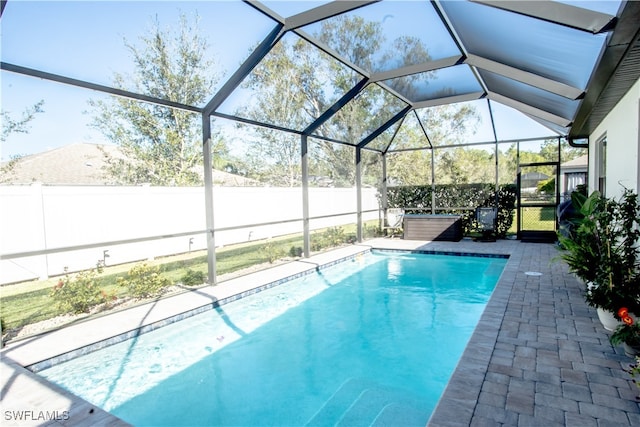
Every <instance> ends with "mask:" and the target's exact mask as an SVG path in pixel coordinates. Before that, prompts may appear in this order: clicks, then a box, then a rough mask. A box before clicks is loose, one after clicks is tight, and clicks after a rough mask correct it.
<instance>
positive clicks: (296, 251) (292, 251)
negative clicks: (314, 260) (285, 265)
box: [289, 246, 303, 258]
mask: <svg viewBox="0 0 640 427" xmlns="http://www.w3.org/2000/svg"><path fill="white" fill-rule="evenodd" d="M302 252H303V249H302V247H301V246H291V248H289V256H290V257H291V258H300V257H301V256H302Z"/></svg>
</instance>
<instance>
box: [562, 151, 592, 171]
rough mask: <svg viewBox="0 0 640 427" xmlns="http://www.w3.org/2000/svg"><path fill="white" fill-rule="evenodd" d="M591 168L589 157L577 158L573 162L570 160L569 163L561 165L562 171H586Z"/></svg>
mask: <svg viewBox="0 0 640 427" xmlns="http://www.w3.org/2000/svg"><path fill="white" fill-rule="evenodd" d="M588 166H589V156H588V155H586V154H585V155H584V156H580V157H576V158H575V159H573V160H569V161H568V162H564V163H563V164H561V165H560V168H561V169H584V170H587V167H588Z"/></svg>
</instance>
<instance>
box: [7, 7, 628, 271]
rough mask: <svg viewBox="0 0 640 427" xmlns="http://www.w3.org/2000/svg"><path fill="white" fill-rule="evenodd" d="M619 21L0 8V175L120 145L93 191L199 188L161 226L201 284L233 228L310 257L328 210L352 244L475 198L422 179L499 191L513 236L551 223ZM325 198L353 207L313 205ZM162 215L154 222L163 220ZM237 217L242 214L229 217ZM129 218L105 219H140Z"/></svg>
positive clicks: (567, 13)
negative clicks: (70, 150) (179, 244)
mask: <svg viewBox="0 0 640 427" xmlns="http://www.w3.org/2000/svg"><path fill="white" fill-rule="evenodd" d="M637 13H638V7H637V6H636V5H635V4H634V2H621V1H602V2H599V1H566V2H564V1H563V2H552V1H536V2H502V1H500V2H495V1H373V2H369V1H335V2H322V1H318V2H316V1H304V2H303V1H292V2H287V1H273V2H271V1H264V2H257V1H246V2H243V1H226V2H218V1H198V2H154V1H149V2H118V1H113V2H20V1H3V2H2V17H1V20H2V63H1V68H2V109H3V118H6V119H7V120H8V121H7V122H6V123H14V124H15V123H19V119H17V118H16V117H18V116H17V115H19V114H20V112H22V111H25V112H27V111H31V112H32V113H33V114H32V115H33V117H34V119H33V121H31V122H30V128H29V129H28V130H26V129H20V128H15V127H14V128H13V129H12V130H11V129H7V130H5V127H3V140H2V144H3V148H2V149H3V151H2V160H3V162H4V163H3V165H4V166H3V174H4V178H3V180H2V182H3V184H25V183H28V182H24V181H19V180H16V179H14V178H12V173H15V170H12V167H13V166H12V165H13V163H14V162H13V161H14V160H19V158H20V156H24V157H25V158H26V157H29V156H31V155H33V154H36V153H40V152H44V151H46V150H47V149H48V148H52V147H53V148H55V147H60V146H65V145H66V146H70V145H72V144H73V143H77V142H78V141H83V142H90V143H93V144H98V145H100V146H104V147H107V148H102V151H103V152H105V151H108V150H110V149H111V148H109V147H118V149H119V151H118V152H117V153H106V154H104V153H103V154H104V156H105V158H107V166H106V169H105V170H108V174H107V177H106V178H104V182H101V184H102V185H104V184H108V185H112V186H131V185H138V186H139V185H141V184H150V185H151V186H167V187H171V186H184V187H200V186H201V187H202V188H204V191H203V192H202V194H201V195H202V199H203V202H202V203H203V204H204V206H205V211H204V216H203V217H202V218H200V219H199V220H198V219H196V220H194V221H192V222H190V223H189V224H190V225H189V227H187V229H184V228H181V227H177V228H176V229H175V230H171V231H170V232H169V234H170V235H171V237H172V238H177V239H178V238H182V239H183V240H184V239H190V240H189V249H191V244H192V243H193V242H194V239H195V243H196V244H198V245H200V246H201V247H203V248H206V249H207V251H208V279H209V282H211V283H214V282H215V281H216V247H218V246H220V242H221V241H224V242H226V241H227V240H228V241H231V240H232V238H231V237H227V236H230V235H231V234H230V233H231V232H234V231H236V230H240V229H241V230H242V233H243V235H248V239H250V238H251V235H250V233H252V232H254V231H253V230H254V229H255V230H259V229H260V227H264V226H267V225H270V224H273V223H278V222H282V223H288V224H290V226H291V230H289V231H287V233H289V232H293V231H296V230H297V232H300V233H301V234H302V241H301V244H300V251H301V253H302V254H303V255H304V256H309V254H310V252H311V251H312V249H313V247H314V233H313V230H316V229H320V228H322V227H326V226H327V222H326V219H327V218H329V217H342V218H344V220H345V221H344V223H345V224H352V225H353V226H354V227H355V230H356V235H355V239H356V240H357V241H362V239H363V237H364V234H365V230H364V228H365V226H364V225H363V224H365V223H366V222H367V221H378V223H379V224H380V225H384V222H385V220H386V219H385V215H386V211H387V209H388V208H389V207H395V208H403V209H405V210H407V211H411V210H412V209H416V210H417V209H421V211H426V212H431V213H452V212H461V211H463V210H465V209H466V210H473V209H474V208H476V207H477V206H474V205H470V204H468V205H460V204H459V203H458V204H457V205H452V204H450V203H446V202H444V201H442V200H438V199H437V197H436V196H435V194H437V191H436V189H437V188H439V187H438V186H464V185H485V186H489V187H492V188H493V189H494V190H495V191H496V192H497V191H498V189H499V188H501V187H502V186H505V185H512V186H513V187H514V188H515V190H514V191H516V192H517V208H516V213H515V219H514V225H513V229H512V230H511V232H512V233H513V234H514V235H516V236H519V237H520V233H521V232H523V231H532V230H533V231H536V230H542V231H551V232H553V231H555V227H556V225H555V224H556V221H555V208H556V206H557V204H558V203H559V202H560V200H561V199H562V198H563V197H566V196H567V194H568V191H567V190H566V188H564V187H563V188H561V185H560V182H561V181H562V179H563V178H562V177H561V169H562V168H561V166H562V164H564V163H566V162H570V161H573V160H575V159H577V158H579V157H581V156H583V155H584V154H586V150H587V144H586V141H585V140H584V138H586V137H587V136H588V135H589V132H590V130H592V128H593V126H594V125H595V122H594V121H592V120H591V119H590V118H591V117H592V116H591V112H592V111H593V109H594V108H595V107H594V106H597V105H598V104H597V102H596V100H597V97H599V96H600V94H601V93H602V91H603V90H604V87H605V86H606V84H605V83H606V82H607V81H608V80H609V79H610V78H611V76H612V70H613V68H615V65H616V64H617V63H618V62H619V61H620V60H621V58H622V57H623V53H621V52H617V51H616V48H615V46H620V45H623V44H624V43H627V44H628V43H631V41H632V40H633V38H634V37H635V35H636V33H637V22H635V21H634V19H635V18H634V16H637ZM89 35H90V36H89ZM41 100H44V104H43V106H42V107H38V108H39V109H41V110H44V112H42V113H41V112H39V111H37V108H36V109H35V110H34V109H33V106H35V105H38V103H39V102H40V101H41ZM30 108H31V110H30ZM5 112H7V115H6V116H5ZM9 113H12V114H14V115H13V116H11V115H9ZM85 163H89V162H85ZM85 166H86V165H85ZM220 171H221V172H224V173H227V174H232V175H234V176H235V177H236V178H234V179H236V181H234V184H233V186H236V187H238V186H240V187H265V186H269V187H270V188H286V189H293V190H292V191H295V192H296V194H297V195H296V196H295V197H297V200H298V205H297V206H296V207H294V208H288V209H286V211H285V212H282V214H281V215H277V214H276V215H275V216H270V214H266V213H265V214H262V212H263V206H265V205H269V204H275V205H277V204H278V203H280V202H279V199H278V197H279V196H278V197H276V196H274V197H272V198H270V199H269V198H267V199H264V200H263V199H259V198H256V196H255V195H251V196H247V197H250V198H253V199H252V200H255V201H259V202H256V204H255V205H253V206H252V205H251V204H249V205H247V206H245V205H242V207H238V206H235V207H234V206H231V205H232V204H233V202H225V200H227V199H226V197H227V196H226V195H225V194H222V193H223V192H222V190H220V188H219V187H220V186H223V187H224V186H229V185H225V184H222V185H218V184H216V182H217V181H216V179H218V178H217V177H218V176H219V175H218V172H220ZM238 177H240V178H242V179H240V178H238ZM220 179H222V178H220ZM34 180H36V179H35V178H31V181H34ZM74 184H86V182H75V183H74ZM407 186H418V187H419V186H423V187H429V188H431V190H430V191H431V196H430V197H429V198H428V200H422V201H421V202H420V206H417V205H403V206H397V205H393V203H391V202H390V199H389V191H390V189H392V188H398V187H407ZM323 192H324V193H323ZM331 192H335V194H338V193H340V194H341V196H340V197H343V196H344V197H345V198H347V199H349V200H351V202H350V203H347V204H346V205H345V204H342V205H341V206H335V207H333V208H331V209H329V208H327V206H328V204H327V202H326V201H325V200H327V199H329V200H330V199H331V194H332V193H331ZM236 193H238V192H236ZM325 193H326V194H325ZM282 197H283V199H282V200H284V197H285V196H282ZM336 197H338V196H336ZM229 200H232V199H229ZM340 200H343V199H342V198H341V199H340ZM372 200H374V201H376V203H377V204H376V205H372V202H371V201H372ZM221 201H222V202H221ZM160 203H161V202H160ZM282 203H283V206H284V202H282ZM174 207H175V202H171V203H168V205H167V206H162V204H161V205H160V206H156V207H155V210H154V215H155V214H157V215H160V216H161V217H162V218H163V220H164V221H166V222H172V223H179V222H180V221H181V216H180V212H175V209H173V208H174ZM238 210H240V211H241V212H242V213H243V215H244V218H245V219H244V220H243V221H242V222H241V223H237V222H236V223H234V222H230V221H231V218H233V217H236V218H237V217H238V216H239V214H238ZM140 212H142V211H141V210H136V209H131V210H130V211H129V214H128V215H126V216H124V217H122V218H120V219H119V220H118V221H116V222H114V224H115V225H117V224H118V223H121V222H122V221H133V222H134V223H135V222H139V223H140V224H143V223H145V221H146V220H147V217H146V216H144V215H143V214H140ZM16 215H17V214H16ZM226 217H228V218H230V219H229V221H227V220H224V219H223V218H226ZM105 221H108V220H106V219H105ZM93 225H94V226H95V224H93ZM67 227H68V226H67ZM105 233H106V235H109V234H110V233H109V232H105ZM283 233H284V232H283ZM159 234H163V235H166V234H167V233H159ZM264 234H265V235H267V234H268V232H265V233H264ZM156 237H158V236H157V235H154V232H153V231H151V230H149V231H147V232H146V234H145V233H143V232H139V233H138V234H135V235H127V236H118V237H117V239H116V238H112V239H107V240H106V241H105V240H102V241H91V242H89V241H86V240H83V236H82V233H79V236H78V237H77V238H76V239H75V240H73V239H72V240H71V241H70V243H64V244H62V243H61V244H59V245H58V247H54V249H55V250H49V249H48V247H47V246H46V243H45V246H44V247H43V246H42V245H41V244H40V243H33V242H30V243H29V242H28V243H20V244H5V245H6V246H5V248H4V249H3V251H2V252H3V259H5V260H12V259H13V260H15V259H18V258H20V257H30V256H37V255H42V254H43V253H45V254H46V253H47V252H55V253H59V252H64V249H67V250H74V249H92V250H97V249H100V248H102V247H105V246H109V245H108V244H120V243H123V242H125V243H140V244H142V243H145V242H153V241H155V238H156ZM101 239H104V237H101ZM27 240H28V239H27ZM54 246H55V245H54ZM183 246H185V245H184V244H183ZM103 258H104V257H103Z"/></svg>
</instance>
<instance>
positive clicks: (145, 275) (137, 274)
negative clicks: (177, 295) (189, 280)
mask: <svg viewBox="0 0 640 427" xmlns="http://www.w3.org/2000/svg"><path fill="white" fill-rule="evenodd" d="M117 283H118V285H120V286H124V287H126V288H127V290H128V292H129V295H131V296H132V297H134V298H152V297H158V296H160V295H162V293H163V292H164V290H165V288H166V287H168V286H169V284H170V282H169V279H167V278H166V277H162V275H161V274H160V267H157V266H155V267H154V266H151V265H148V264H147V263H142V264H138V265H136V266H134V267H133V268H131V270H129V272H128V273H127V276H126V278H125V277H118V279H117Z"/></svg>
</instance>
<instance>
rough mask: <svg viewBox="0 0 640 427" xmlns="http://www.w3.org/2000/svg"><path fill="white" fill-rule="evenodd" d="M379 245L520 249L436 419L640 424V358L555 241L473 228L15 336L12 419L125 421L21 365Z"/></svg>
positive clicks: (327, 257)
mask: <svg viewBox="0 0 640 427" xmlns="http://www.w3.org/2000/svg"><path fill="white" fill-rule="evenodd" d="M370 247H373V248H390V249H421V250H433V251H451V252H465V253H495V254H508V255H510V258H509V260H508V263H507V266H506V268H505V271H504V272H503V274H502V276H501V278H500V281H499V282H498V284H497V286H496V289H495V291H494V293H493V295H492V297H491V299H490V301H489V303H488V305H487V308H486V310H485V312H484V314H483V315H482V318H481V320H480V323H479V325H478V327H477V328H476V330H475V332H474V334H473V336H472V337H471V340H470V342H469V345H468V346H467V349H466V350H465V352H464V354H463V356H462V358H461V360H460V362H459V364H458V367H457V369H456V371H455V372H454V374H453V376H452V378H451V381H450V382H449V385H448V386H447V389H446V390H445V393H444V395H443V397H442V399H441V400H440V403H439V405H438V406H437V408H436V410H435V412H434V413H433V415H432V417H431V420H430V422H429V425H430V426H466V425H472V426H491V425H496V426H498V425H505V426H554V425H558V426H561V425H566V426H580V427H582V426H606V425H616V426H633V425H640V406H639V404H638V402H637V401H636V398H635V397H636V394H638V392H639V390H636V387H635V385H634V384H633V383H632V382H631V380H630V379H629V378H628V375H627V374H626V373H625V372H624V371H623V367H624V366H626V365H628V364H629V363H630V362H631V359H630V358H628V357H626V356H625V355H624V353H623V351H622V349H620V348H614V347H612V346H611V344H610V343H609V340H608V337H609V333H608V332H607V331H605V330H604V328H602V326H601V325H600V323H599V321H598V319H597V315H596V311H595V309H592V308H590V307H588V306H587V305H586V304H585V302H584V299H583V297H582V285H581V284H580V283H579V282H578V280H577V279H576V278H575V277H574V276H572V275H571V274H569V273H568V272H567V268H566V266H565V265H564V264H563V263H562V262H560V261H554V258H556V257H557V255H558V250H557V248H556V247H555V245H551V244H536V243H522V242H518V241H510V240H501V241H498V242H495V243H479V242H473V241H471V240H466V239H465V240H463V241H461V242H420V241H409V240H402V239H376V240H371V241H368V242H365V243H364V244H362V245H354V246H349V247H347V248H342V249H339V250H336V251H332V252H330V253H327V254H322V255H319V256H315V257H312V258H310V259H308V260H301V261H297V262H293V263H289V264H286V265H283V266H279V267H276V268H273V269H270V270H269V271H267V272H260V273H255V274H251V275H248V276H244V277H242V278H238V279H234V280H232V281H229V282H225V283H223V284H220V285H218V286H216V287H213V288H201V289H200V290H199V292H193V293H188V294H187V295H186V296H181V297H174V298H176V299H172V300H171V301H169V299H166V300H161V301H160V302H156V303H153V304H149V305H146V306H143V307H141V308H137V309H133V310H127V311H122V312H120V313H116V314H114V315H110V316H104V317H102V318H99V319H95V320H92V321H89V322H82V323H79V324H77V325H74V326H71V327H68V328H64V329H62V330H60V331H57V332H54V333H50V334H46V335H44V336H40V337H35V338H33V339H31V340H24V341H21V342H16V343H13V344H10V345H9V346H8V347H7V348H5V349H4V350H3V351H2V363H1V364H0V374H1V386H2V395H1V397H2V403H1V405H2V417H3V425H19V426H27V425H65V426H71V425H126V423H124V422H123V421H121V420H119V419H117V418H116V417H113V416H112V415H110V414H108V413H106V412H104V411H102V410H100V409H99V408H97V407H95V406H93V405H91V404H89V403H88V402H86V401H84V400H82V399H80V398H78V397H76V396H73V395H72V394H70V393H68V392H66V391H64V390H62V389H60V388H59V387H57V386H55V385H53V384H50V383H48V382H47V381H46V380H44V379H42V378H40V377H38V376H37V375H35V374H33V373H31V372H30V371H28V370H27V369H24V368H23V367H22V366H29V365H33V364H34V363H37V362H41V361H43V360H46V359H49V358H52V357H55V356H59V355H61V354H64V353H67V352H68V351H71V350H73V349H76V348H78V347H82V346H87V345H90V344H91V342H94V341H101V340H108V339H109V338H110V337H113V336H115V335H118V334H121V333H123V332H127V331H130V330H131V328H134V329H135V328H139V327H144V326H145V325H151V324H154V323H157V322H160V323H162V319H166V318H167V317H170V316H172V315H176V314H179V313H183V312H184V311H186V310H191V309H193V308H196V307H199V306H203V305H207V304H211V302H212V301H213V300H215V299H221V298H224V297H227V296H229V295H232V294H233V293H234V292H238V290H240V291H246V290H248V289H250V288H251V287H255V286H261V285H263V284H265V283H269V282H270V281H273V280H277V278H279V277H286V276H288V275H291V274H297V273H299V272H301V271H304V270H305V269H309V268H315V265H317V264H324V263H328V262H331V261H332V260H335V259H339V258H342V257H344V256H349V255H353V254H355V253H357V252H358V251H362V250H367V249H369V248H370ZM165 301H166V302H165ZM452 321H455V316H454V315H452ZM98 325H99V328H98V327H97V326H98ZM7 411H23V413H24V411H31V418H35V417H36V416H38V415H47V414H43V412H47V411H48V412H49V414H48V415H50V414H52V413H53V412H55V411H57V412H56V413H55V414H54V415H56V417H55V418H57V419H54V420H51V421H43V420H42V419H40V420H33V419H30V420H21V421H20V420H16V419H15V417H14V416H13V415H12V414H14V412H7ZM65 411H66V412H65ZM15 413H18V412H15ZM7 414H9V415H7ZM7 416H8V417H9V418H7Z"/></svg>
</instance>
